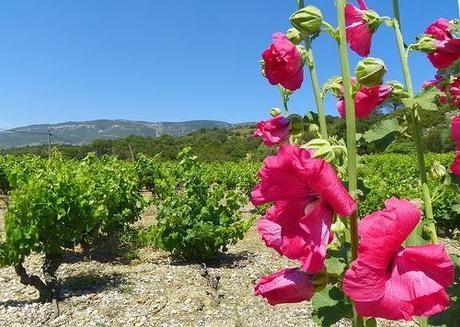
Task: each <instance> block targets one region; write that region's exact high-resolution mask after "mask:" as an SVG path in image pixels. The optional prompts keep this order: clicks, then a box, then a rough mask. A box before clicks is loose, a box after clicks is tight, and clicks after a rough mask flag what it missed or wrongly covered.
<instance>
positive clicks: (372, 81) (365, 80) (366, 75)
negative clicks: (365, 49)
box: [355, 58, 387, 87]
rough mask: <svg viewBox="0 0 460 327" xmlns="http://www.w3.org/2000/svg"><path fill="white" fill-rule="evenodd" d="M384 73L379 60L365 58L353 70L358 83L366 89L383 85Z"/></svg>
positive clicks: (381, 61)
mask: <svg viewBox="0 0 460 327" xmlns="http://www.w3.org/2000/svg"><path fill="white" fill-rule="evenodd" d="M386 73H387V69H386V67H385V63H384V62H383V60H381V59H379V58H365V59H363V60H361V61H360V62H359V63H358V65H357V66H356V68H355V74H356V78H357V80H358V82H359V83H360V84H362V85H364V86H367V87H373V86H377V85H380V84H383V77H384V76H385V74H386Z"/></svg>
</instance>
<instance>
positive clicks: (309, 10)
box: [289, 6, 323, 36]
mask: <svg viewBox="0 0 460 327" xmlns="http://www.w3.org/2000/svg"><path fill="white" fill-rule="evenodd" d="M289 20H290V21H291V24H292V26H294V27H295V28H296V29H297V30H298V31H299V32H300V33H301V34H302V36H311V35H315V34H317V33H318V32H319V31H320V30H321V26H322V24H323V15H322V13H321V10H319V9H318V8H316V7H315V6H307V7H305V8H302V9H300V10H298V11H296V12H295V13H293V14H292V16H291V18H289Z"/></svg>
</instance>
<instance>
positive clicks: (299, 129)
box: [287, 115, 303, 135]
mask: <svg viewBox="0 0 460 327" xmlns="http://www.w3.org/2000/svg"><path fill="white" fill-rule="evenodd" d="M287 119H288V120H289V121H290V123H291V125H290V126H291V133H292V134H293V135H298V134H302V133H303V119H302V117H301V116H299V115H289V117H288V118H287Z"/></svg>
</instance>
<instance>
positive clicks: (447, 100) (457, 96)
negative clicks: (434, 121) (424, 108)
mask: <svg viewBox="0 0 460 327" xmlns="http://www.w3.org/2000/svg"><path fill="white" fill-rule="evenodd" d="M448 83H449V79H447V78H444V77H442V76H440V75H436V76H435V79H434V80H432V81H426V82H425V83H423V88H426V87H433V86H434V87H436V88H437V89H438V90H440V91H441V92H443V93H444V94H443V95H441V96H439V98H438V99H439V102H440V103H441V104H443V105H444V104H450V105H451V106H454V107H457V106H460V77H457V78H456V79H454V80H453V81H452V82H451V83H450V85H449V84H448Z"/></svg>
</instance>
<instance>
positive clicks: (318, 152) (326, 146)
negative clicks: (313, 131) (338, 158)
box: [303, 138, 335, 162]
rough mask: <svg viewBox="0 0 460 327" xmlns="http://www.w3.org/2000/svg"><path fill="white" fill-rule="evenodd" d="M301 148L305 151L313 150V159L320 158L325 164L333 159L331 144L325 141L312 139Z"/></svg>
mask: <svg viewBox="0 0 460 327" xmlns="http://www.w3.org/2000/svg"><path fill="white" fill-rule="evenodd" d="M303 147H305V148H307V149H313V150H315V152H314V153H313V158H322V159H324V160H326V161H327V162H331V161H332V160H334V159H335V153H334V150H333V149H332V146H331V143H330V142H329V141H328V140H325V139H320V138H317V139H313V140H311V141H309V142H308V143H307V144H305V145H304V146H303Z"/></svg>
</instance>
